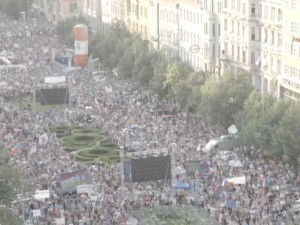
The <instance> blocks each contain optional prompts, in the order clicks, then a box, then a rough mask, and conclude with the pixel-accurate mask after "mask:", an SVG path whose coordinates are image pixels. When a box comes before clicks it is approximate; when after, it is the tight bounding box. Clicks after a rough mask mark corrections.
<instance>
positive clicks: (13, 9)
mask: <svg viewBox="0 0 300 225" xmlns="http://www.w3.org/2000/svg"><path fill="white" fill-rule="evenodd" d="M32 3H33V0H0V9H1V11H2V12H4V13H5V14H7V15H8V16H10V17H12V18H14V19H19V17H20V12H27V13H29V11H30V7H31V5H32Z"/></svg>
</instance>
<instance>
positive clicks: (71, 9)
mask: <svg viewBox="0 0 300 225" xmlns="http://www.w3.org/2000/svg"><path fill="white" fill-rule="evenodd" d="M70 12H71V13H75V12H77V3H70Z"/></svg>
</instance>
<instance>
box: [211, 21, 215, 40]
mask: <svg viewBox="0 0 300 225" xmlns="http://www.w3.org/2000/svg"><path fill="white" fill-rule="evenodd" d="M212 28H213V29H212V31H213V36H214V37H215V24H213V27H212Z"/></svg>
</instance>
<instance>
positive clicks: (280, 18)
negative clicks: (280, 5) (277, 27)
mask: <svg viewBox="0 0 300 225" xmlns="http://www.w3.org/2000/svg"><path fill="white" fill-rule="evenodd" d="M281 20H282V10H281V9H278V21H281Z"/></svg>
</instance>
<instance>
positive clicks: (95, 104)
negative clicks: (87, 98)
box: [94, 98, 100, 109]
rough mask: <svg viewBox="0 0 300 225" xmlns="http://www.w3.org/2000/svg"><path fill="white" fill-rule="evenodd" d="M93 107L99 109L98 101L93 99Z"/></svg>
mask: <svg viewBox="0 0 300 225" xmlns="http://www.w3.org/2000/svg"><path fill="white" fill-rule="evenodd" d="M94 106H95V107H96V108H97V109H99V106H100V105H99V102H98V100H97V99H96V98H95V102H94Z"/></svg>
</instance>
